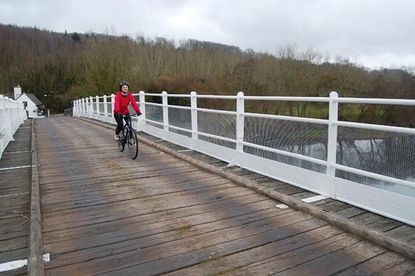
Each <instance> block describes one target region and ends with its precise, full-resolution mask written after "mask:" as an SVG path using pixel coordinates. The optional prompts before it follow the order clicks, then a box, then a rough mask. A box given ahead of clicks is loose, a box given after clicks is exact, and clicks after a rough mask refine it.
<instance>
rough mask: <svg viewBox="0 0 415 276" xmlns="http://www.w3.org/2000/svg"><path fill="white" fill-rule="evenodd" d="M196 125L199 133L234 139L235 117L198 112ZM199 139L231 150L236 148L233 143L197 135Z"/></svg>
mask: <svg viewBox="0 0 415 276" xmlns="http://www.w3.org/2000/svg"><path fill="white" fill-rule="evenodd" d="M197 124H198V131H199V132H204V133H207V134H212V135H216V136H221V137H225V138H230V139H236V115H233V114H222V113H211V112H205V111H198V112H197ZM199 139H200V140H204V141H207V142H210V143H214V144H217V145H221V146H224V147H228V148H232V149H235V148H236V143H234V142H229V141H224V140H220V139H215V138H212V137H207V136H203V134H200V135H199Z"/></svg>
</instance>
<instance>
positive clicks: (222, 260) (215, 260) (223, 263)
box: [171, 226, 341, 275]
mask: <svg viewBox="0 0 415 276" xmlns="http://www.w3.org/2000/svg"><path fill="white" fill-rule="evenodd" d="M340 234H341V232H340V231H339V230H338V229H336V228H334V227H331V226H322V227H319V228H316V229H313V230H311V231H306V232H302V233H299V234H297V235H294V236H292V237H290V238H288V239H280V240H277V241H274V242H272V243H268V244H265V245H262V246H258V247H253V248H251V249H249V250H244V251H240V252H237V253H235V254H228V255H224V256H212V258H211V259H209V260H204V261H202V262H199V263H198V264H195V265H193V266H190V267H185V268H183V269H179V270H176V271H174V272H171V275H221V273H224V272H234V271H235V270H236V269H238V268H240V270H241V271H244V269H243V267H246V266H248V265H252V264H256V263H260V262H261V263H262V262H264V261H265V260H267V259H270V258H274V257H276V256H278V255H281V254H284V253H287V252H290V251H292V250H295V249H299V248H302V247H304V246H307V245H311V244H314V243H319V242H322V241H323V240H326V239H329V238H332V237H335V236H338V235H340Z"/></svg>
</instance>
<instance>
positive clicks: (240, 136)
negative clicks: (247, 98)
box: [236, 91, 245, 152]
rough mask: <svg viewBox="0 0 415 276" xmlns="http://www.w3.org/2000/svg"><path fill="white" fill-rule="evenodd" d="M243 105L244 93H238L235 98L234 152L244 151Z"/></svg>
mask: <svg viewBox="0 0 415 276" xmlns="http://www.w3.org/2000/svg"><path fill="white" fill-rule="evenodd" d="M244 113H245V103H244V93H243V92H242V91H240V92H238V94H237V98H236V150H237V151H239V152H243V151H244V145H243V142H244V125H245V123H244V122H245V115H244Z"/></svg>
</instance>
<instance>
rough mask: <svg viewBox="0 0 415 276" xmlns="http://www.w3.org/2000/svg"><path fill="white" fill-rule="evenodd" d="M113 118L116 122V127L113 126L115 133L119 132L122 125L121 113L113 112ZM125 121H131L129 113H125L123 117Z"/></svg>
mask: <svg viewBox="0 0 415 276" xmlns="http://www.w3.org/2000/svg"><path fill="white" fill-rule="evenodd" d="M114 119H115V121H116V122H117V127H116V128H115V134H117V135H118V134H119V133H120V131H121V129H122V126H123V117H122V114H120V113H114ZM124 120H125V123H128V122H129V121H131V116H130V114H126V117H124Z"/></svg>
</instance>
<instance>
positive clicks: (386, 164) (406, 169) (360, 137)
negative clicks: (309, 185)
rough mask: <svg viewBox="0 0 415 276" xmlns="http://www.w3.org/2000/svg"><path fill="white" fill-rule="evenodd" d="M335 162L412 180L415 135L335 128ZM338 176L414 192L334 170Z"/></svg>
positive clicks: (413, 192)
mask: <svg viewBox="0 0 415 276" xmlns="http://www.w3.org/2000/svg"><path fill="white" fill-rule="evenodd" d="M338 137H339V139H338V144H337V163H338V164H341V165H344V166H348V167H352V168H356V169H359V170H363V171H368V172H372V173H376V174H380V175H384V176H390V177H394V178H397V179H402V180H407V181H415V135H413V134H405V133H397V132H389V131H380V130H369V129H359V128H352V127H339V128H338ZM336 176H337V177H340V178H343V179H347V180H351V181H354V182H358V183H362V184H366V185H370V186H375V187H379V188H382V189H387V190H391V191H395V192H397V193H403V194H407V195H408V193H409V194H410V195H411V196H415V185H414V187H413V188H410V187H404V186H403V185H398V184H392V183H389V182H386V181H380V180H377V179H373V178H369V177H365V176H361V175H357V174H354V173H350V172H345V171H343V170H337V173H336Z"/></svg>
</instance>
